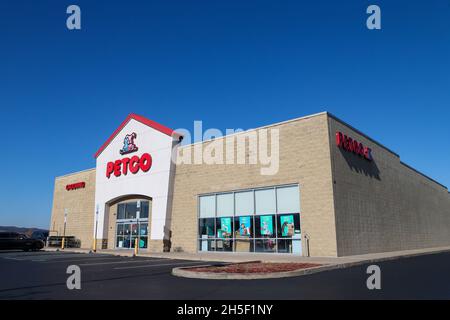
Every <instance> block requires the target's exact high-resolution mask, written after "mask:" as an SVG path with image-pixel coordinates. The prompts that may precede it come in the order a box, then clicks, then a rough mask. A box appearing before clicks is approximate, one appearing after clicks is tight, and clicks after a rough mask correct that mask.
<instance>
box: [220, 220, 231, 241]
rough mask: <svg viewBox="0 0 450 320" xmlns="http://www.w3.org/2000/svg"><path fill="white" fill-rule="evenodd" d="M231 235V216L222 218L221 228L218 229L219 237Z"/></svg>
mask: <svg viewBox="0 0 450 320" xmlns="http://www.w3.org/2000/svg"><path fill="white" fill-rule="evenodd" d="M230 235H231V218H220V230H218V231H217V236H218V237H219V238H222V237H229V236H230Z"/></svg>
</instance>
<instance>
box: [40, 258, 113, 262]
mask: <svg viewBox="0 0 450 320" xmlns="http://www.w3.org/2000/svg"><path fill="white" fill-rule="evenodd" d="M114 258H115V257H110V258H100V257H90V258H87V257H86V258H80V259H58V260H56V259H53V260H44V259H40V260H33V261H34V262H42V263H60V262H76V261H92V260H94V261H99V260H112V259H114Z"/></svg>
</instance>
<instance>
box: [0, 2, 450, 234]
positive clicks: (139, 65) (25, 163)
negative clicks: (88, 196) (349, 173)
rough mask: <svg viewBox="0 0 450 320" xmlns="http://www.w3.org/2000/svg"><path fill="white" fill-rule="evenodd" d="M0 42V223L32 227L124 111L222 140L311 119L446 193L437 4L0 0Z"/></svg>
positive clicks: (449, 117)
mask: <svg viewBox="0 0 450 320" xmlns="http://www.w3.org/2000/svg"><path fill="white" fill-rule="evenodd" d="M70 4H78V5H79V6H80V7H81V10H82V30H81V31H75V32H74V31H69V30H67V28H66V24H65V21H66V17H67V15H66V8H67V6H68V5H70ZM369 4H378V5H379V6H380V7H381V10H382V30H381V31H369V30H368V29H367V28H366V26H365V21H366V18H367V14H366V13H365V11H366V8H367V6H368V5H369ZM0 41H1V42H0V46H1V47H0V110H1V111H0V116H1V119H2V121H1V129H0V130H1V133H2V140H3V142H4V144H3V147H2V150H3V153H2V156H1V158H0V159H1V160H0V161H1V168H2V173H1V183H0V203H1V206H0V207H1V209H0V225H17V226H38V227H48V224H49V219H50V212H51V204H52V192H53V182H54V177H55V176H58V175H62V174H66V173H70V172H73V171H77V170H83V169H87V168H92V167H94V164H95V163H94V158H93V154H94V152H95V151H96V150H97V149H98V147H99V146H100V145H101V144H102V143H103V142H104V141H105V139H106V138H107V137H108V136H109V135H110V134H111V133H112V131H114V129H115V128H116V127H117V126H118V125H119V124H120V122H121V121H122V120H123V119H124V118H125V117H126V116H127V114H128V113H130V112H135V113H138V114H142V115H144V116H147V117H148V118H151V119H153V120H155V121H158V122H160V123H162V124H165V125H166V126H169V127H172V128H180V127H183V128H192V126H193V121H194V120H203V122H204V126H206V127H214V128H219V129H223V130H224V129H225V128H244V129H246V128H252V127H257V126H261V125H265V124H270V123H273V122H277V121H283V120H287V119H290V118H295V117H299V116H303V115H307V114H311V113H316V112H319V111H325V110H327V111H330V112H331V113H333V114H335V115H336V116H338V117H340V118H342V119H343V120H345V121H346V122H348V123H350V124H351V125H353V126H355V127H357V128H358V129H360V130H362V131H363V132H365V133H366V134H368V135H369V136H371V137H373V138H374V139H376V140H378V141H380V142H381V143H383V144H385V145H386V146H387V147H389V148H391V149H392V150H394V151H395V152H397V153H399V154H400V156H401V159H402V160H403V161H405V162H406V163H408V164H410V165H412V166H413V167H415V168H417V169H419V170H420V171H422V172H424V173H425V174H427V175H429V176H431V177H433V178H434V179H436V180H438V181H440V182H441V183H443V184H444V185H450V170H449V168H450V147H449V145H450V143H449V141H450V1H448V0H431V1H401V0H397V1H392V0H391V1H361V0H352V1H349V0H345V1H321V0H314V1H299V0H295V1H282V0H276V1H275V0H272V1H265V0H253V1H249V0H239V1H238V0H226V1H225V0H222V1H215V0H197V1H194V0H192V1H191V0H182V1H181V0H180V1H174V0H172V1H168V0H164V1H163V0H160V1H144V0H141V1H137V0H134V1H131V0H130V1H128V0H127V1H110V0H108V1H106V0H104V1H98V0H72V1H65V0H54V1H48V0H47V1H45V0H39V1H35V0H27V1H25V0H2V1H1V2H0Z"/></svg>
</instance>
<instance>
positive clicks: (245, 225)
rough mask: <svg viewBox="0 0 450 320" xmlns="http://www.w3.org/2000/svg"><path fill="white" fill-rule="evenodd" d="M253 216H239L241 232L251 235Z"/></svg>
mask: <svg viewBox="0 0 450 320" xmlns="http://www.w3.org/2000/svg"><path fill="white" fill-rule="evenodd" d="M250 227H251V217H239V234H240V235H241V236H245V237H250Z"/></svg>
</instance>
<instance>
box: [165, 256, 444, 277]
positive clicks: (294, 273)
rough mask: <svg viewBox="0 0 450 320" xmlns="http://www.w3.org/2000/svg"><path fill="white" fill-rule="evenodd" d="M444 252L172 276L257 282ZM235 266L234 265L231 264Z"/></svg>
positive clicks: (183, 271)
mask: <svg viewBox="0 0 450 320" xmlns="http://www.w3.org/2000/svg"><path fill="white" fill-rule="evenodd" d="M444 252H450V249H443V250H437V251H430V252H417V253H411V254H406V255H401V256H391V257H380V258H373V259H365V260H360V261H353V262H346V263H339V264H327V265H323V266H318V267H312V268H308V269H300V270H294V271H287V272H273V273H253V274H243V273H240V274H239V273H225V272H224V273H214V272H196V271H187V269H190V268H192V266H191V267H178V268H173V269H172V275H174V276H177V277H184V278H192V279H209V280H256V279H276V278H288V277H299V276H304V275H310V274H314V273H319V272H324V271H330V270H336V269H344V268H350V267H356V266H360V265H364V264H374V263H377V262H385V261H392V260H398V259H406V258H413V257H418V256H426V255H431V254H439V253H444ZM231 264H234V263H231ZM205 266H211V265H202V266H195V267H196V268H198V267H205Z"/></svg>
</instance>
